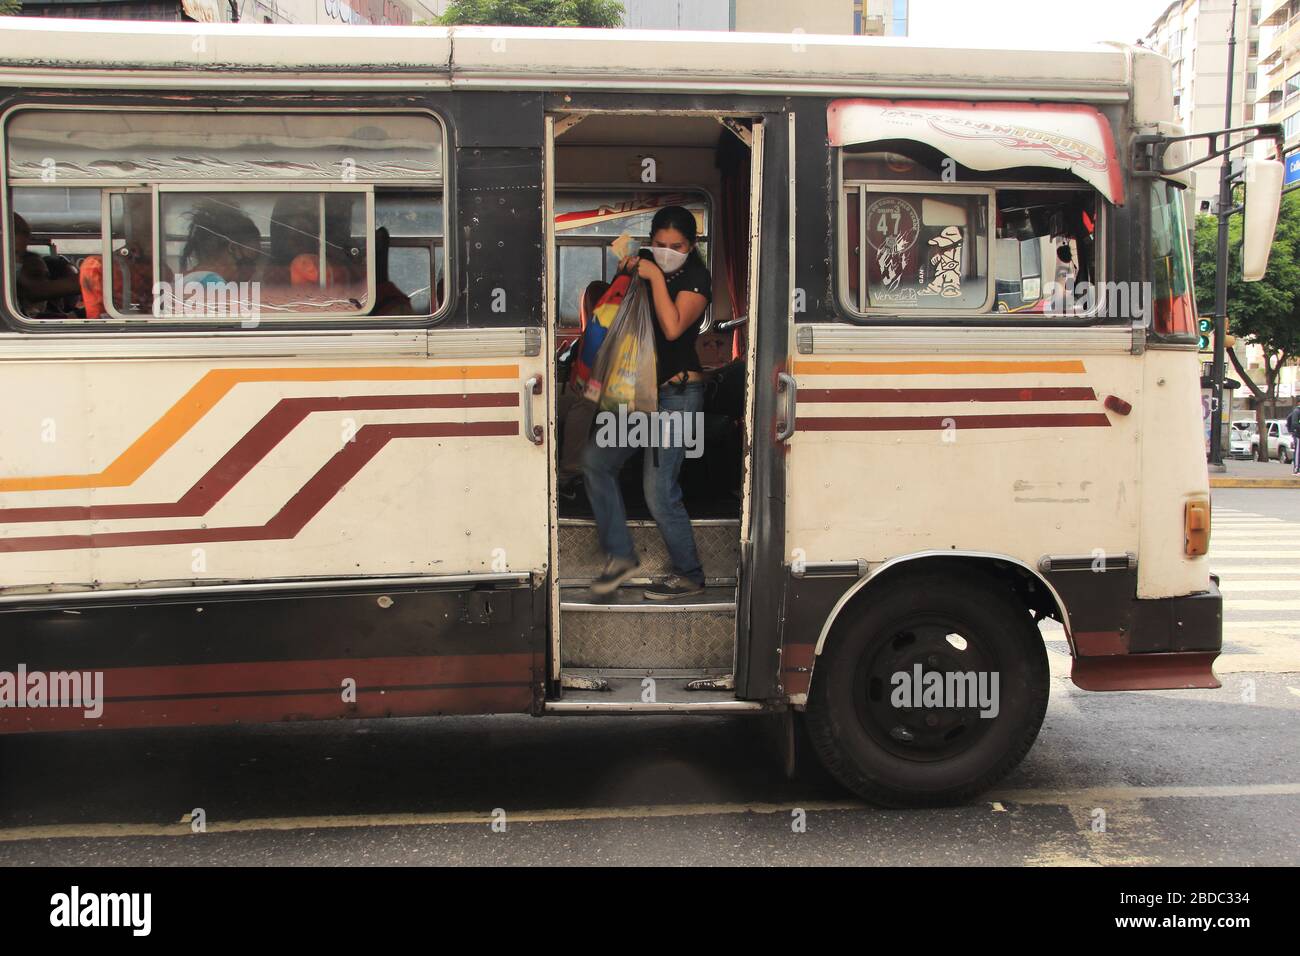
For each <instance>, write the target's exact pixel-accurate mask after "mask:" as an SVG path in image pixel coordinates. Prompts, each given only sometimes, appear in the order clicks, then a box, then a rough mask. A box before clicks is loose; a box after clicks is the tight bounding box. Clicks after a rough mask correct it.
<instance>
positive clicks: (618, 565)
mask: <svg viewBox="0 0 1300 956" xmlns="http://www.w3.org/2000/svg"><path fill="white" fill-rule="evenodd" d="M640 568H641V562H640V561H638V560H637V559H636V558H630V559H629V558H610V559H609V560H608V561H606V562H605V570H604V571H602V572H600V577H598V578H596V580H594V581H592V582H591V593H592V594H599V595H602V596H603V595H607V594H613V593H614V592H615V591H617V590H618V587H619V585H620V584H622V583H623V582H624V581H626V580H627V579H628V578H630V577H631V576H632V575H634V574H636V573H637V571H638V570H640Z"/></svg>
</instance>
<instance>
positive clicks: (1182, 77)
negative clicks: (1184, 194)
mask: <svg viewBox="0 0 1300 956" xmlns="http://www.w3.org/2000/svg"><path fill="white" fill-rule="evenodd" d="M1269 2H1271V0H1238V2H1237V44H1236V50H1235V53H1234V56H1233V78H1232V122H1231V123H1229V124H1228V125H1230V126H1242V125H1245V124H1246V123H1250V122H1254V120H1255V101H1256V99H1257V98H1258V96H1259V94H1258V92H1257V90H1258V73H1259V65H1260V19H1261V17H1260V14H1261V9H1260V8H1261V3H1269ZM1232 9H1233V2H1232V0H1174V2H1173V3H1171V4H1170V5H1169V6H1168V7H1167V8H1166V9H1165V12H1164V13H1163V14H1161V15H1160V18H1159V19H1157V20H1156V22H1155V23H1154V24H1153V25H1152V27H1151V29H1150V31H1148V33H1147V36H1146V38H1145V39H1144V40H1143V41H1142V43H1143V45H1144V46H1147V47H1149V48H1151V49H1154V50H1156V51H1157V52H1159V53H1162V54H1164V55H1165V56H1167V57H1169V59H1170V60H1171V61H1172V62H1173V72H1174V107H1175V109H1176V110H1177V114H1178V121H1179V122H1180V123H1181V124H1182V125H1183V127H1184V128H1185V129H1186V130H1187V132H1189V133H1202V132H1208V131H1210V130H1215V129H1222V128H1223V126H1224V119H1225V118H1226V113H1227V109H1226V107H1227V79H1228V35H1229V27H1230V26H1231V18H1232ZM1195 176H1196V199H1197V208H1198V210H1199V211H1201V212H1210V211H1211V210H1212V209H1213V207H1214V204H1215V202H1216V201H1217V199H1218V196H1219V164H1218V163H1206V164H1204V165H1203V166H1200V167H1198V168H1197V169H1196V171H1195Z"/></svg>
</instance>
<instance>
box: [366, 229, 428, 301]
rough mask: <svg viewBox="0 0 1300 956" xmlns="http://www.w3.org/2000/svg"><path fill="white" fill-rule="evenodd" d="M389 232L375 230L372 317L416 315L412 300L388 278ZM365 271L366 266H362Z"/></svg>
mask: <svg viewBox="0 0 1300 956" xmlns="http://www.w3.org/2000/svg"><path fill="white" fill-rule="evenodd" d="M390 241H391V240H390V239H389V235H388V230H387V229H386V228H385V227H383V226H380V227H379V228H378V229H376V230H375V304H374V307H373V308H371V310H370V314H371V315H415V309H414V308H413V307H412V306H411V299H410V296H408V295H407V294H406V293H405V292H403V291H402V290H401V289H399V288H398V287H397V285H396V284H395V283H394V282H393V281H392V280H391V279H390V278H388V247H389V243H390ZM362 268H363V269H364V268H365V267H364V265H363V266H362Z"/></svg>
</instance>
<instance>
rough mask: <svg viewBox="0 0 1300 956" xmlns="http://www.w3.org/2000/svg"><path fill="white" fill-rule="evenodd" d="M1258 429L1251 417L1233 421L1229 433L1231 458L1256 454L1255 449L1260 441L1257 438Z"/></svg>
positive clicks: (1229, 454)
mask: <svg viewBox="0 0 1300 956" xmlns="http://www.w3.org/2000/svg"><path fill="white" fill-rule="evenodd" d="M1256 437H1257V431H1256V428H1255V423H1254V422H1253V421H1251V420H1250V419H1242V420H1241V421H1236V422H1233V423H1232V430H1231V431H1230V432H1229V435H1228V457H1230V458H1250V457H1252V456H1253V455H1254V454H1255V449H1256V448H1257V447H1258V445H1259V443H1258V442H1257V441H1256V440H1255V439H1256Z"/></svg>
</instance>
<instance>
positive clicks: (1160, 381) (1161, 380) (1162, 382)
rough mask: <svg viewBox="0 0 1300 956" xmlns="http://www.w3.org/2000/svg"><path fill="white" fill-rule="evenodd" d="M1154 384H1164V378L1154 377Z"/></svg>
mask: <svg viewBox="0 0 1300 956" xmlns="http://www.w3.org/2000/svg"><path fill="white" fill-rule="evenodd" d="M1156 384H1157V385H1163V384H1165V380H1164V379H1163V378H1158V379H1156Z"/></svg>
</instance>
